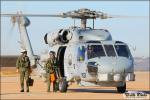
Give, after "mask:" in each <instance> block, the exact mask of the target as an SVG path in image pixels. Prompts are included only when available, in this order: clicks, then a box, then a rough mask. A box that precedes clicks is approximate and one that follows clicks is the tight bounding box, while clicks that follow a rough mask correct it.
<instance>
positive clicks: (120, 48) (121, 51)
mask: <svg viewBox="0 0 150 100" xmlns="http://www.w3.org/2000/svg"><path fill="white" fill-rule="evenodd" d="M115 49H116V52H117V54H118V56H122V57H129V52H128V50H127V46H126V45H115Z"/></svg>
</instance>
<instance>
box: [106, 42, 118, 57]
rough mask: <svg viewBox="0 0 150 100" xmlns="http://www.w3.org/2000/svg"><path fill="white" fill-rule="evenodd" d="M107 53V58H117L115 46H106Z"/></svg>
mask: <svg viewBox="0 0 150 100" xmlns="http://www.w3.org/2000/svg"><path fill="white" fill-rule="evenodd" d="M104 47H105V51H106V53H107V56H109V57H114V56H116V53H115V50H114V48H113V45H104Z"/></svg>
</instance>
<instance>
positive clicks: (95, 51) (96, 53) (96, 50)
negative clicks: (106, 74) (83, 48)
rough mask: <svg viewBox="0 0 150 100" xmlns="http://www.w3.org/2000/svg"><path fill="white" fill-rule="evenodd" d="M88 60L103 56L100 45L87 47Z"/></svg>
mask: <svg viewBox="0 0 150 100" xmlns="http://www.w3.org/2000/svg"><path fill="white" fill-rule="evenodd" d="M87 55H88V59H91V58H95V57H101V56H105V53H104V50H103V47H102V45H88V47H87Z"/></svg>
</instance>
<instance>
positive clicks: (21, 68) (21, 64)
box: [16, 50, 30, 92]
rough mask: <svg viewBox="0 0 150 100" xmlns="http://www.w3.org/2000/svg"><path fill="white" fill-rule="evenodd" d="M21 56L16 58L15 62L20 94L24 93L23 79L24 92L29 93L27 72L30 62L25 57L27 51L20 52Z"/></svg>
mask: <svg viewBox="0 0 150 100" xmlns="http://www.w3.org/2000/svg"><path fill="white" fill-rule="evenodd" d="M21 53H22V54H21V56H19V57H18V59H17V62H16V68H17V70H16V72H19V73H20V86H21V90H20V92H24V78H25V80H26V92H29V82H28V80H29V70H30V60H29V57H28V56H27V51H26V50H24V51H22V52H21Z"/></svg>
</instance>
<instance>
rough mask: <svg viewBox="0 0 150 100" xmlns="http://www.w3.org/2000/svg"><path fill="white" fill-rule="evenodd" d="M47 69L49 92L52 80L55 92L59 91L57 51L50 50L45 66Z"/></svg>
mask: <svg viewBox="0 0 150 100" xmlns="http://www.w3.org/2000/svg"><path fill="white" fill-rule="evenodd" d="M44 68H45V70H46V78H47V92H50V85H51V82H52V83H53V92H56V91H57V87H56V78H57V76H56V69H57V62H56V57H55V52H54V51H50V52H49V58H48V59H47V61H46V63H45V66H44Z"/></svg>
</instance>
